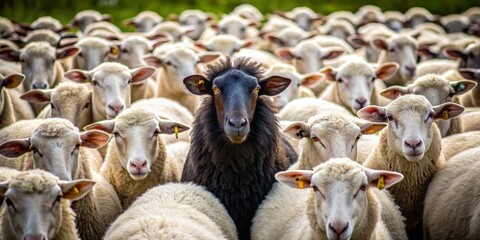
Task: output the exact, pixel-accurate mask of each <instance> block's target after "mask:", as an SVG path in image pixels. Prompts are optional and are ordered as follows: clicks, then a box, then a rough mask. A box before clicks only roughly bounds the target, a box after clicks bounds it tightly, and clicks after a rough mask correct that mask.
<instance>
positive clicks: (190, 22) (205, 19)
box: [178, 9, 213, 40]
mask: <svg viewBox="0 0 480 240" xmlns="http://www.w3.org/2000/svg"><path fill="white" fill-rule="evenodd" d="M212 18H213V17H212V16H211V14H208V13H205V12H203V11H202V10H198V9H186V10H183V12H182V13H181V14H180V16H178V22H179V23H180V25H182V26H194V27H195V30H194V31H192V32H189V33H187V35H186V36H187V37H189V38H191V39H193V40H198V39H200V37H201V36H202V34H203V32H204V31H205V30H206V29H210V28H207V27H208V24H209V22H210V21H211V20H212Z"/></svg>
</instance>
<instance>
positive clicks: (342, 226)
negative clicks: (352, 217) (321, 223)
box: [328, 221, 348, 236]
mask: <svg viewBox="0 0 480 240" xmlns="http://www.w3.org/2000/svg"><path fill="white" fill-rule="evenodd" d="M328 227H329V228H330V229H332V230H333V231H334V232H335V233H336V234H337V235H338V236H340V235H342V233H344V232H345V231H346V230H347V228H348V222H341V221H337V222H334V223H329V224H328Z"/></svg>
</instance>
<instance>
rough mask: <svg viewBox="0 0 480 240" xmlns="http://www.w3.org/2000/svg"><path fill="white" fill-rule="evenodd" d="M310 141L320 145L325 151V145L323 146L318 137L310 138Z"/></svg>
mask: <svg viewBox="0 0 480 240" xmlns="http://www.w3.org/2000/svg"><path fill="white" fill-rule="evenodd" d="M312 140H313V141H314V142H318V143H320V145H322V147H323V148H325V149H327V147H325V145H323V143H322V141H320V139H319V138H318V137H312Z"/></svg>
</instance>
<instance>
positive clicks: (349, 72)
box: [338, 60, 375, 76]
mask: <svg viewBox="0 0 480 240" xmlns="http://www.w3.org/2000/svg"><path fill="white" fill-rule="evenodd" d="M338 74H340V75H342V76H371V75H374V74H375V70H374V69H373V67H372V66H371V65H370V64H368V63H367V62H365V61H363V60H351V61H348V62H346V63H344V64H342V65H341V66H340V67H339V69H338Z"/></svg>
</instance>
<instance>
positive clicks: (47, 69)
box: [20, 44, 56, 91]
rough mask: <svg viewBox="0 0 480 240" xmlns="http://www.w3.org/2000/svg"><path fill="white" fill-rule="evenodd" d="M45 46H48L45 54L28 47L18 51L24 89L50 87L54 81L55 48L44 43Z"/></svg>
mask: <svg viewBox="0 0 480 240" xmlns="http://www.w3.org/2000/svg"><path fill="white" fill-rule="evenodd" d="M45 48H48V51H47V53H46V54H41V55H37V54H35V53H34V52H31V51H30V49H29V48H26V49H25V51H21V53H20V63H21V65H22V74H24V75H25V80H24V81H23V86H24V88H25V91H29V90H32V89H47V88H51V87H52V85H53V83H54V81H55V78H54V66H55V60H56V57H55V48H53V47H50V45H48V44H46V45H45Z"/></svg>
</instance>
